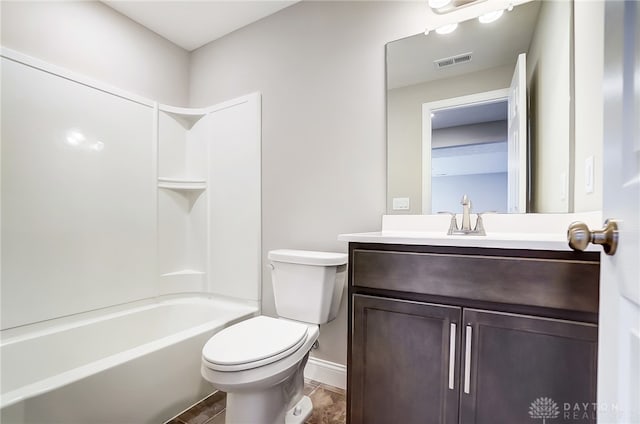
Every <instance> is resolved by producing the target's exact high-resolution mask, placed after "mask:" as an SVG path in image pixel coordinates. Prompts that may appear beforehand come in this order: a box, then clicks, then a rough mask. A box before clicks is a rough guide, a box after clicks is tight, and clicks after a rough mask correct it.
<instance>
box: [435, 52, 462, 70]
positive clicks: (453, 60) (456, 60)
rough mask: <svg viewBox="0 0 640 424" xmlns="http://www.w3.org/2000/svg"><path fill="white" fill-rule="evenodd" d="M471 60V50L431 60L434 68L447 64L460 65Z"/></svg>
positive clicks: (444, 66) (443, 66)
mask: <svg viewBox="0 0 640 424" xmlns="http://www.w3.org/2000/svg"><path fill="white" fill-rule="evenodd" d="M470 61H471V52H469V53H463V54H459V55H456V56H451V57H445V58H442V59H437V60H434V61H433V64H434V66H435V67H436V69H442V68H447V67H449V66H454V65H460V64H462V63H467V62H470Z"/></svg>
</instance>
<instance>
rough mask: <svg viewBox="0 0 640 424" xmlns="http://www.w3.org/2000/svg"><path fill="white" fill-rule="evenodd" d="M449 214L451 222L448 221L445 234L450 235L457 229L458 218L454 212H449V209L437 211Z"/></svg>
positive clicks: (441, 213)
mask: <svg viewBox="0 0 640 424" xmlns="http://www.w3.org/2000/svg"><path fill="white" fill-rule="evenodd" d="M445 213H446V214H449V215H451V222H450V223H449V230H448V231H447V235H449V236H450V235H451V234H453V232H454V231H458V230H459V228H458V220H457V219H456V214H455V213H454V212H449V211H439V212H438V214H440V215H443V214H445Z"/></svg>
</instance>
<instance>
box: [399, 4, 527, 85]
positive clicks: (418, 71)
mask: <svg viewBox="0 0 640 424" xmlns="http://www.w3.org/2000/svg"><path fill="white" fill-rule="evenodd" d="M539 9H540V2H538V1H534V2H530V3H525V4H521V5H519V6H517V7H515V8H514V10H513V11H511V12H506V13H505V14H504V15H503V16H502V17H501V18H500V19H498V20H497V21H495V22H492V23H490V24H481V23H480V22H478V20H477V19H471V20H469V21H466V22H463V23H461V24H460V25H459V26H458V28H457V29H456V30H455V31H454V32H452V33H451V34H445V35H440V34H437V33H436V32H435V31H432V32H430V33H429V34H428V35H424V34H418V35H414V36H412V37H408V38H403V39H402V40H398V41H394V42H392V43H389V44H387V89H394V88H399V87H404V86H408V85H414V84H419V83H422V82H426V81H434V80H438V79H443V78H451V77H454V76H458V75H463V74H467V73H472V72H477V71H481V70H484V69H490V68H494V67H497V66H501V65H507V64H513V65H515V63H516V58H517V56H518V54H519V53H523V52H526V51H528V50H529V44H530V42H531V37H532V35H533V32H534V29H535V26H536V22H537V18H538V12H539ZM464 53H472V59H471V61H470V62H467V63H463V64H459V65H454V66H450V67H446V68H442V69H436V67H435V66H434V63H433V62H434V61H435V60H439V59H443V58H447V57H451V56H457V55H459V54H464Z"/></svg>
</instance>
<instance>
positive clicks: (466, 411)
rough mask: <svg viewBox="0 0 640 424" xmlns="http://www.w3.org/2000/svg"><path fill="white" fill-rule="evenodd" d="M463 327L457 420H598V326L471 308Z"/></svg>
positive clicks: (477, 422)
mask: <svg viewBox="0 0 640 424" xmlns="http://www.w3.org/2000/svg"><path fill="white" fill-rule="evenodd" d="M462 324H463V326H462V338H463V343H462V350H463V356H462V362H463V363H462V371H463V375H462V378H461V385H462V388H461V389H462V390H461V395H460V396H461V397H460V423H463V424H466V423H475V424H485V423H486V424H495V423H529V422H531V423H534V422H545V421H546V422H560V421H561V422H571V423H589V422H595V410H594V403H595V402H596V363H597V361H596V353H597V337H598V334H597V327H596V326H595V325H593V324H586V323H578V322H571V321H562V320H556V319H547V318H539V317H532V316H524V315H515V314H506V313H499V312H489V311H482V310H474V309H465V310H464V314H463V322H462ZM553 419H557V420H554V421H552V420H553Z"/></svg>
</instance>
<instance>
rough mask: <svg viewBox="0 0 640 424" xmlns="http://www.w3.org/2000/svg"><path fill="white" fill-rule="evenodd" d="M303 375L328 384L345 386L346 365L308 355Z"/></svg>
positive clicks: (342, 387) (339, 386)
mask: <svg viewBox="0 0 640 424" xmlns="http://www.w3.org/2000/svg"><path fill="white" fill-rule="evenodd" d="M304 376H305V378H308V379H310V380H315V381H318V382H320V383H322V384H327V385H329V386H333V387H338V388H340V389H346V388H347V367H346V366H345V365H341V364H336V363H335V362H330V361H325V360H324V359H318V358H312V357H309V361H308V362H307V366H306V367H305V368H304Z"/></svg>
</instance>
